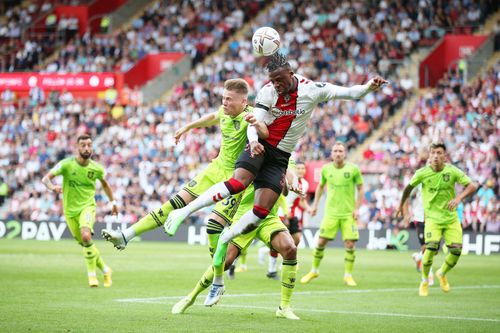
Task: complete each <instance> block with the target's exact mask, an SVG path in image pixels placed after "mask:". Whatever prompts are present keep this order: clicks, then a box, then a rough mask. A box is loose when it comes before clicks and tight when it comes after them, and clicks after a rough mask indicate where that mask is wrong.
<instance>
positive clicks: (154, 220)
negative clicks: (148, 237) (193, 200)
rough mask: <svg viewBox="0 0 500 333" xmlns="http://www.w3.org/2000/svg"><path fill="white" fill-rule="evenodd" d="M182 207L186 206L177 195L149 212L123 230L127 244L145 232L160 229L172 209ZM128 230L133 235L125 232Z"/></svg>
mask: <svg viewBox="0 0 500 333" xmlns="http://www.w3.org/2000/svg"><path fill="white" fill-rule="evenodd" d="M184 206H186V203H185V202H184V200H183V199H182V198H181V197H180V196H179V195H178V194H176V195H175V196H174V197H173V198H172V199H170V200H169V201H167V202H165V203H164V204H163V205H162V206H161V207H160V208H159V209H155V210H153V211H151V212H150V213H149V214H148V215H146V216H144V217H143V218H142V219H140V220H139V221H138V222H137V223H134V224H133V225H132V226H130V227H129V228H127V229H126V230H124V231H123V234H124V236H125V238H126V239H127V242H128V241H130V239H132V238H134V237H135V236H138V235H141V234H143V233H145V232H146V231H149V230H153V229H156V228H158V227H161V226H162V225H163V224H165V221H166V220H167V217H168V214H170V212H171V211H173V210H174V209H180V208H183V207H184ZM128 229H131V230H133V232H134V233H133V234H131V233H129V232H127V231H128ZM130 236H131V237H130ZM129 237H130V238H129Z"/></svg>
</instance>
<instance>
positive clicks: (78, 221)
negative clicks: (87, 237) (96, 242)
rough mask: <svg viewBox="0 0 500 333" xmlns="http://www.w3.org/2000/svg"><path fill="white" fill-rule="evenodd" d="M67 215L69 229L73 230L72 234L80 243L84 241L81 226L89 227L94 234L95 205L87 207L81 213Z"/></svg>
mask: <svg viewBox="0 0 500 333" xmlns="http://www.w3.org/2000/svg"><path fill="white" fill-rule="evenodd" d="M65 217H66V224H67V225H68V228H69V231H71V234H72V235H73V237H74V238H75V239H76V240H77V241H78V242H79V243H81V242H82V236H81V234H80V229H81V228H89V229H90V231H91V232H92V234H94V223H95V206H89V207H85V208H84V209H83V210H82V211H81V212H80V214H79V215H76V216H71V217H70V216H65Z"/></svg>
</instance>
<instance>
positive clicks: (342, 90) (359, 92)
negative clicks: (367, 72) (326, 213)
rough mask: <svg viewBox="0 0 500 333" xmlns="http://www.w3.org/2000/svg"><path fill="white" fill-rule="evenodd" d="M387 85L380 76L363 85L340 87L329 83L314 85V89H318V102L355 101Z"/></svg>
mask: <svg viewBox="0 0 500 333" xmlns="http://www.w3.org/2000/svg"><path fill="white" fill-rule="evenodd" d="M388 83H389V81H387V80H385V79H383V78H381V77H380V76H376V77H374V78H372V79H371V80H370V81H368V82H367V83H365V84H363V85H354V86H352V87H342V86H336V85H333V84H331V83H316V87H318V89H319V96H318V97H319V100H320V101H328V100H331V99H346V100H355V99H360V98H363V97H364V96H365V95H367V94H368V93H370V92H372V91H376V90H378V89H380V88H381V87H382V86H383V85H385V84H388Z"/></svg>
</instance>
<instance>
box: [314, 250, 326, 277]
mask: <svg viewBox="0 0 500 333" xmlns="http://www.w3.org/2000/svg"><path fill="white" fill-rule="evenodd" d="M324 254H325V248H324V247H317V248H315V249H314V253H313V262H312V270H313V272H317V271H318V270H319V264H320V263H321V259H323V255H324Z"/></svg>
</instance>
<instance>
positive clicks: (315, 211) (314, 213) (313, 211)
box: [309, 206, 318, 216]
mask: <svg viewBox="0 0 500 333" xmlns="http://www.w3.org/2000/svg"><path fill="white" fill-rule="evenodd" d="M317 212H318V207H316V206H312V207H311V208H310V209H309V214H311V216H316V213H317Z"/></svg>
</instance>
